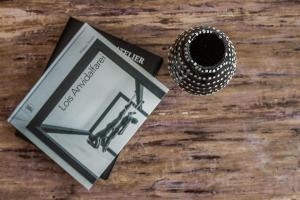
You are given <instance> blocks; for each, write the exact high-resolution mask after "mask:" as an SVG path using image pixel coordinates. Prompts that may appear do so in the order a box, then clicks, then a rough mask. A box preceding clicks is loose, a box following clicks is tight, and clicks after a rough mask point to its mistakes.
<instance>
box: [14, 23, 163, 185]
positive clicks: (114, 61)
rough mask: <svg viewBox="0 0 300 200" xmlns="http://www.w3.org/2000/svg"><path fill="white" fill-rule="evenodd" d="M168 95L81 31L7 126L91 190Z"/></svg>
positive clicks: (100, 39)
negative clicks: (10, 124) (13, 127)
mask: <svg viewBox="0 0 300 200" xmlns="http://www.w3.org/2000/svg"><path fill="white" fill-rule="evenodd" d="M167 91H168V89H167V88H166V87H165V86H164V85H162V84H161V83H160V82H159V81H158V80H156V79H155V78H154V77H153V76H151V74H149V73H148V72H147V71H146V70H144V69H143V68H142V67H140V66H139V65H138V64H136V63H135V62H134V61H132V60H131V59H130V58H129V57H127V56H125V55H124V54H123V53H121V52H120V50H118V49H117V48H116V47H115V46H114V45H113V44H112V43H111V42H109V41H108V40H107V39H106V38H105V37H104V36H103V35H101V34H100V33H99V32H97V31H96V30H95V29H93V28H92V27H90V26H89V25H87V24H84V25H83V26H82V27H81V28H80V30H79V31H78V32H77V33H76V34H75V36H74V37H73V38H72V39H71V41H70V42H69V43H68V45H67V46H66V47H65V48H64V49H63V51H61V53H60V54H59V55H58V56H57V57H56V59H55V60H54V61H53V62H52V64H51V65H50V67H49V68H48V69H47V70H46V72H45V73H44V74H43V76H42V77H41V79H40V80H39V81H38V82H37V83H36V84H35V86H34V87H33V88H32V89H31V91H30V92H29V93H28V94H27V95H26V97H25V98H24V99H23V101H22V102H21V103H20V105H19V106H18V107H17V108H16V110H15V111H14V112H13V114H12V115H11V116H10V118H9V122H10V123H12V124H13V125H14V126H15V127H16V128H17V129H18V130H19V131H21V132H22V133H23V134H24V135H25V136H26V137H27V138H28V139H29V140H30V141H31V142H33V143H34V144H35V145H37V146H38V147H39V148H40V149H41V150H43V151H44V152H45V153H46V154H47V155H48V156H49V157H51V158H52V159H53V160H54V161H55V162H57V163H58V164H59V165H60V166H61V167H63V168H64V169H65V170H66V171H67V172H68V173H70V174H71V175H72V176H73V177H74V178H75V179H77V180H78V181H79V182H80V183H81V184H82V185H84V186H85V187H86V188H88V189H89V188H90V187H91V186H92V184H93V183H94V182H95V181H96V180H97V178H99V177H100V176H101V174H102V173H103V172H104V171H105V169H106V168H107V167H108V166H109V164H110V163H111V162H112V161H113V160H114V159H115V157H116V155H117V154H118V153H119V152H120V151H121V149H122V148H123V147H124V145H125V144H126V143H127V142H128V141H129V139H130V138H131V137H132V136H133V135H134V133H135V132H136V131H137V129H138V128H139V127H140V126H141V125H142V123H143V122H144V121H145V120H146V118H147V116H148V115H149V114H150V113H151V112H152V111H153V110H154V108H155V107H156V106H157V105H158V104H159V102H160V101H161V99H162V98H163V96H164V95H165V94H166V93H167Z"/></svg>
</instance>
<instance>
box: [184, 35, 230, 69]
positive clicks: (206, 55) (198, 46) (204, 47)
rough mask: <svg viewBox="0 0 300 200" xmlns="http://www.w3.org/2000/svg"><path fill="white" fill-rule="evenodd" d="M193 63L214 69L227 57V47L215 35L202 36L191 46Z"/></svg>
mask: <svg viewBox="0 0 300 200" xmlns="http://www.w3.org/2000/svg"><path fill="white" fill-rule="evenodd" d="M189 50H190V55H191V58H192V59H193V61H195V62H196V63H198V64H199V65H201V66H203V67H212V66H215V65H217V64H218V63H220V62H221V61H222V60H223V58H224V56H225V45H224V42H223V40H222V39H220V38H219V37H218V36H217V35H216V34H215V33H210V34H200V35H198V36H197V37H196V38H194V40H193V41H192V42H191V44H190V49H189Z"/></svg>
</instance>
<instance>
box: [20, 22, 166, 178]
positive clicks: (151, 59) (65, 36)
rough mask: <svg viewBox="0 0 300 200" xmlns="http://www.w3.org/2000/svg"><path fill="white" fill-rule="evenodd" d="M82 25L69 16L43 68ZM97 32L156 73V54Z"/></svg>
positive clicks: (158, 60) (110, 167)
mask: <svg viewBox="0 0 300 200" xmlns="http://www.w3.org/2000/svg"><path fill="white" fill-rule="evenodd" d="M83 25H84V22H81V21H79V20H77V19H75V18H72V17H70V18H69V20H68V22H67V24H66V26H65V28H64V30H63V32H62V34H61V36H60V38H59V41H58V43H57V44H56V47H55V49H54V51H53V53H52V55H51V57H50V59H49V61H48V63H47V66H46V68H45V70H46V69H47V68H48V67H49V66H50V65H51V64H52V62H53V61H54V60H55V58H56V57H57V56H58V55H59V54H60V53H61V52H62V51H63V49H64V48H65V47H66V45H67V44H68V43H69V42H70V40H71V39H72V38H73V36H74V35H75V34H76V33H77V32H78V30H79V29H80V28H81V27H82V26H83ZM93 28H94V29H96V30H97V31H98V32H99V33H101V34H102V35H103V36H105V37H106V38H107V39H108V40H109V41H110V42H111V43H113V44H114V45H115V46H117V48H118V49H119V50H120V51H122V52H123V53H124V54H125V55H126V56H128V57H130V58H131V59H132V60H133V61H135V62H136V63H137V64H139V65H140V66H141V67H143V68H144V69H145V70H146V71H148V72H149V73H150V74H152V75H156V74H157V73H158V71H159V69H160V66H161V64H162V58H161V57H160V56H157V55H155V54H153V53H151V52H149V51H146V50H144V49H142V48H140V47H138V46H136V45H133V44H130V43H128V42H125V41H124V40H122V39H120V38H117V37H115V36H113V35H111V34H108V33H106V32H104V31H102V30H99V29H97V28H95V27H93ZM16 136H18V137H20V138H23V139H24V140H26V141H28V142H30V141H29V140H28V139H27V138H26V137H25V136H24V135H23V134H22V133H20V132H19V131H16ZM116 159H117V157H116V158H115V159H114V161H113V162H112V163H111V164H110V165H109V166H108V167H107V168H106V170H105V171H104V173H103V174H102V175H101V177H100V178H101V179H108V177H109V175H110V173H111V171H112V169H113V166H114V164H115V162H116Z"/></svg>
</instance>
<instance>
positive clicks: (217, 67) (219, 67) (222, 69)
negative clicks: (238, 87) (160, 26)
mask: <svg viewBox="0 0 300 200" xmlns="http://www.w3.org/2000/svg"><path fill="white" fill-rule="evenodd" d="M168 68H169V72H170V75H171V77H172V78H173V79H174V81H175V83H176V84H177V85H178V86H180V87H181V88H182V89H183V90H185V91H187V92H189V93H191V94H194V95H210V94H213V93H215V92H217V91H219V90H221V89H222V88H224V87H225V86H226V85H227V84H228V83H229V81H230V80H231V79H232V77H233V74H234V72H235V70H236V53H235V49H234V47H233V44H232V42H231V41H230V40H229V38H228V37H227V36H226V35H225V34H224V33H223V32H221V31H220V30H218V29H216V28H213V27H205V26H200V27H193V28H190V29H189V30H186V31H184V32H183V33H181V34H180V35H179V36H178V37H177V39H176V40H175V43H174V44H173V45H172V46H171V47H170V50H169V55H168Z"/></svg>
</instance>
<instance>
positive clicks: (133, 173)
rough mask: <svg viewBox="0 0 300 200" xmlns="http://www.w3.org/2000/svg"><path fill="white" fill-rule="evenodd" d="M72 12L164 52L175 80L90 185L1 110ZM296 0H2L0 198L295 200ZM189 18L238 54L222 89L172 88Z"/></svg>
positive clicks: (163, 77) (40, 63) (299, 85)
mask: <svg viewBox="0 0 300 200" xmlns="http://www.w3.org/2000/svg"><path fill="white" fill-rule="evenodd" d="M68 16H74V17H77V18H78V19H80V20H83V21H87V22H88V23H90V24H92V25H95V26H96V27H98V28H100V29H103V30H106V31H108V32H110V33H112V34H114V35H116V36H119V37H122V38H123V39H125V40H127V41H129V42H132V43H134V44H138V45H140V46H142V47H143V48H145V49H147V50H150V51H152V52H154V53H157V54H159V55H162V56H163V57H164V64H163V67H162V69H161V70H160V73H159V76H158V79H159V80H160V81H162V82H163V83H164V84H166V85H167V86H168V87H169V88H171V91H170V92H169V94H168V95H167V97H166V98H165V99H164V101H163V102H162V104H160V105H159V107H158V108H157V109H156V110H155V112H154V113H153V114H152V115H151V116H150V117H149V119H148V120H147V121H146V122H145V124H144V125H143V126H142V128H141V129H139V131H138V133H137V134H136V135H135V136H134V138H133V139H132V140H131V141H130V142H129V144H128V145H127V146H126V147H125V149H124V151H122V153H121V155H120V157H119V159H118V161H117V164H116V167H115V168H114V170H113V174H112V176H111V177H110V179H109V180H108V181H98V182H97V184H96V185H95V186H94V187H93V188H92V190H91V191H86V190H85V189H84V188H83V187H82V186H80V185H79V184H78V183H77V182H76V181H75V180H73V179H72V178H71V177H70V176H69V175H68V174H66V173H65V172H64V171H63V170H62V169H61V168H60V167H59V166H57V165H56V164H55V163H54V162H53V161H51V160H50V159H49V158H47V156H45V155H44V154H43V153H42V152H40V151H39V150H38V149H36V148H35V147H34V146H32V145H30V144H28V143H26V142H24V141H22V140H21V139H19V138H16V137H15V136H14V128H13V127H12V126H10V125H9V124H8V123H7V122H6V119H7V118H8V116H9V115H10V113H11V112H12V111H13V109H14V108H15V106H16V105H17V104H18V103H19V102H20V100H21V99H22V98H23V97H24V95H25V94H26V93H27V92H28V90H29V89H30V88H31V87H32V85H33V84H34V83H35V82H36V81H37V80H38V78H39V77H40V75H41V73H42V71H43V69H44V66H45V65H46V63H47V59H48V58H49V56H50V54H51V52H52V50H53V48H54V46H55V43H56V42H57V40H58V37H59V34H60V33H61V31H62V29H63V26H64V24H65V23H66V21H67V18H68ZM299 21H300V3H299V2H298V1H271V0H268V1H254V0H252V1H247V2H246V1H245V2H238V1H231V0H229V1H216V2H215V1H212V0H206V1H196V0H194V1H180V0H175V1H169V0H167V1H120V2H119V1H103V2H96V1H92V0H87V1H58V0H55V1H40V0H29V1H26V3H24V1H10V0H8V1H2V2H1V3H0V85H2V86H1V87H0V127H1V128H0V157H1V160H0V185H1V186H0V199H102V198H103V199H133V198H136V199H143V198H148V199H155V198H164V199H166V198H169V199H176V198H178V199H214V200H217V199H218V200H219V199H220V200H225V199H226V200H228V199H239V200H240V199H242V200H243V199H245V200H246V199H247V200H248V199H249V200H253V199H256V200H259V199H272V200H282V199H288V200H292V199H300V191H299V190H300V184H299V182H300V174H299V166H300V160H299V151H300V145H299V137H300V136H299V135H300V79H299V77H300V67H299V65H300V47H299V44H300V34H299V30H300V29H299V28H300V24H299ZM194 25H211V26H215V27H217V28H219V29H221V30H223V31H224V32H226V33H227V34H228V35H229V36H230V38H231V39H232V41H233V42H234V44H235V47H236V51H237V56H238V69H237V73H236V76H235V77H234V79H233V80H232V81H231V83H230V84H229V86H228V87H227V88H226V89H224V90H223V91H221V92H219V93H217V94H215V95H213V96H208V97H195V96H191V95H189V94H187V93H185V92H183V91H181V90H180V89H179V88H177V87H175V85H174V82H173V81H172V80H171V79H170V77H169V75H168V71H167V65H166V63H167V62H166V61H167V52H168V47H169V45H170V44H171V43H172V42H173V41H174V40H175V38H176V36H177V34H179V33H181V32H182V31H183V30H185V29H187V28H189V27H190V26H194Z"/></svg>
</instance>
